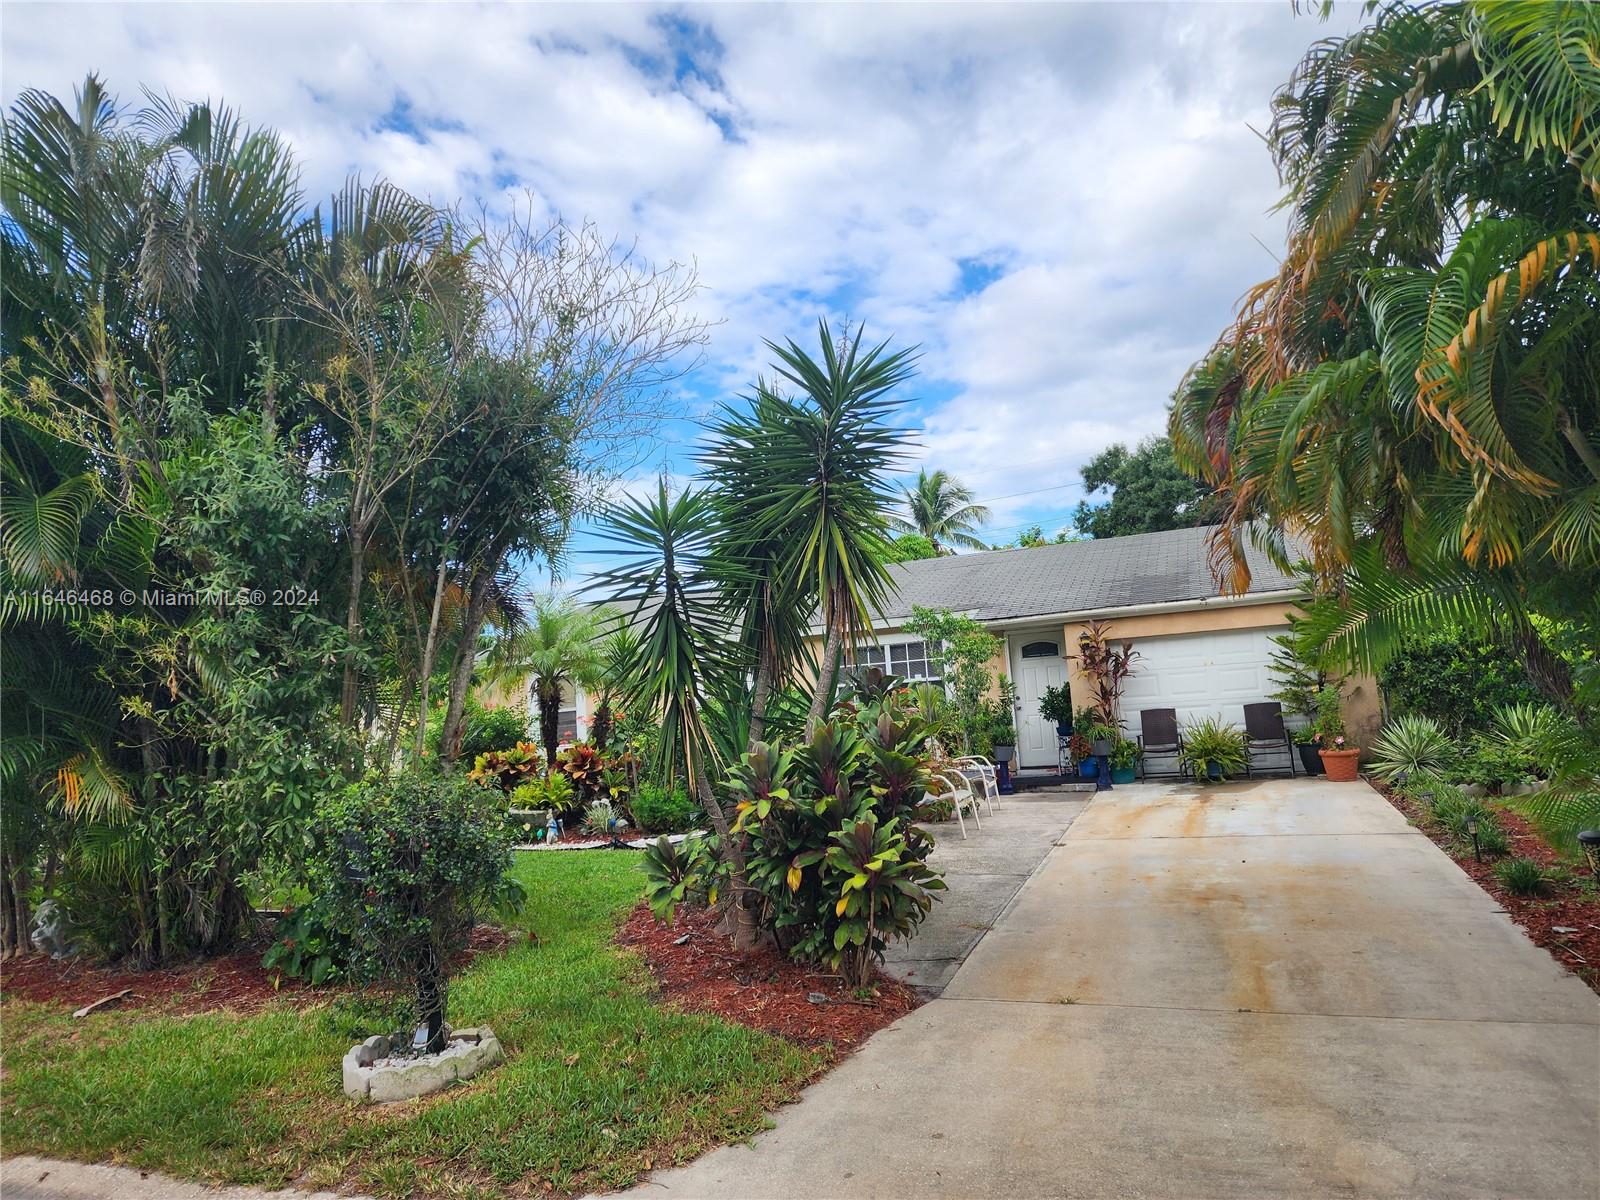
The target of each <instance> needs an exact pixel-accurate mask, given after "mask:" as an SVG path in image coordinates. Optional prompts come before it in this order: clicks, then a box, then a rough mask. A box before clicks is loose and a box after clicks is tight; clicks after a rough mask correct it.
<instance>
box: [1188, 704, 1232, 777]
mask: <svg viewBox="0 0 1600 1200" xmlns="http://www.w3.org/2000/svg"><path fill="white" fill-rule="evenodd" d="M1178 758H1179V759H1180V761H1182V763H1183V765H1184V766H1186V767H1188V768H1189V770H1190V771H1192V772H1193V773H1194V777H1195V778H1196V779H1201V780H1205V779H1210V780H1213V781H1216V782H1221V783H1226V782H1227V780H1228V777H1229V776H1230V775H1237V774H1238V773H1239V772H1240V771H1243V770H1244V769H1245V766H1246V765H1247V764H1248V762H1249V755H1248V754H1247V752H1246V750H1245V737H1244V731H1243V730H1242V729H1239V728H1238V727H1237V726H1234V725H1230V724H1228V723H1227V722H1226V721H1222V720H1219V719H1218V718H1216V717H1206V718H1205V719H1203V720H1200V721H1196V722H1194V723H1193V724H1191V725H1190V726H1189V727H1188V728H1187V729H1185V730H1184V731H1183V749H1182V750H1180V751H1179V752H1178Z"/></svg>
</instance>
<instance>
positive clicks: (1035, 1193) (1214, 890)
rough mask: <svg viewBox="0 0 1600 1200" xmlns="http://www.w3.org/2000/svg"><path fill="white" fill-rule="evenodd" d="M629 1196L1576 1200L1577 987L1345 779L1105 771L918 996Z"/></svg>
mask: <svg viewBox="0 0 1600 1200" xmlns="http://www.w3.org/2000/svg"><path fill="white" fill-rule="evenodd" d="M979 837H981V835H976V834H975V835H974V838H973V840H974V841H977V839H978V838H979ZM952 853H954V850H952ZM638 1191H639V1194H641V1195H648V1196H658V1197H673V1196H685V1197H741V1198H756V1197H767V1196H771V1197H786V1198H787V1197H886V1198H887V1197H921V1196H928V1197H946V1196H948V1197H982V1196H996V1197H1002V1196H1003V1197H1008V1198H1009V1197H1046V1196H1048V1197H1077V1196H1132V1197H1184V1198H1199V1197H1251V1198H1257V1197H1277V1196H1282V1197H1296V1198H1299V1197H1322V1196H1330V1197H1332V1196H1337V1197H1352V1196H1357V1197H1359V1196H1405V1197H1488V1196H1501V1197H1522V1198H1528V1200H1535V1198H1545V1197H1548V1198H1550V1200H1575V1198H1581V1197H1596V1196H1600V1005H1597V1003H1596V998H1595V996H1594V994H1593V993H1591V992H1590V991H1589V990H1588V989H1587V988H1586V987H1584V986H1583V985H1582V984H1581V983H1580V982H1578V980H1577V979H1575V978H1574V977H1572V976H1571V975H1568V974H1567V973H1566V972H1565V971H1563V970H1562V969H1561V968H1560V967H1558V966H1557V965H1556V964H1555V963H1554V961H1553V960H1552V959H1551V958H1550V957H1549V955H1548V954H1546V953H1545V952H1544V951H1543V950H1540V949H1539V948H1538V947H1536V946H1534V945H1533V944H1532V943H1531V942H1529V941H1528V940H1527V939H1526V938H1524V937H1523V936H1522V934H1521V933H1520V931H1519V930H1518V929H1517V928H1516V926H1514V925H1513V924H1512V923H1511V922H1510V921H1509V920H1508V919H1507V918H1506V917H1505V916H1504V915H1503V914H1502V913H1501V912H1500V910H1499V909H1498V908H1496V906H1495V904H1494V902H1493V901H1492V900H1491V899H1490V898H1489V897H1488V896H1487V895H1485V894H1484V893H1483V892H1482V891H1481V890H1479V889H1478V888H1477V886H1476V885H1474V884H1473V883H1472V882H1471V880H1469V879H1468V878H1467V877H1466V876H1465V875H1463V874H1462V873H1461V872H1460V870H1459V869H1457V868H1456V866H1455V865H1454V864H1453V863H1451V862H1450V860H1449V859H1448V858H1446V857H1445V855H1443V854H1442V853H1441V852H1440V851H1439V850H1438V849H1437V848H1435V847H1434V846H1433V844H1432V843H1431V842H1429V841H1428V840H1427V838H1425V837H1423V836H1422V835H1421V834H1419V833H1417V832H1416V831H1415V830H1413V829H1411V828H1410V827H1409V826H1407V825H1406V823H1405V821H1404V820H1403V818H1401V817H1400V815H1399V814H1398V813H1396V812H1395V811H1394V810H1393V809H1392V808H1391V807H1390V806H1389V805H1388V804H1387V802H1385V801H1384V800H1383V798H1382V797H1380V796H1378V795H1377V794H1375V793H1374V792H1372V791H1371V790H1370V789H1369V788H1368V787H1367V786H1366V785H1365V784H1360V783H1357V784H1330V783H1327V782H1324V781H1315V780H1311V781H1308V780H1299V781H1267V782H1256V783H1247V784H1240V785H1233V786H1229V787H1221V788H1211V789H1204V790H1196V789H1193V788H1187V787H1180V786H1168V787H1162V786H1156V785H1141V786H1133V787H1125V788H1119V789H1117V790H1116V791H1115V792H1113V793H1110V794H1106V795H1101V796H1099V797H1096V798H1095V800H1094V801H1093V802H1092V803H1091V804H1090V805H1089V807H1088V808H1087V810H1086V811H1084V812H1083V813H1082V814H1081V815H1079V816H1078V817H1077V819H1076V820H1075V821H1073V823H1072V824H1071V826H1070V827H1069V828H1068V829H1067V831H1066V833H1065V834H1064V835H1063V836H1062V838H1061V840H1060V842H1059V844H1057V845H1056V846H1055V847H1054V848H1053V849H1051V850H1050V851H1049V853H1048V855H1047V857H1045V858H1044V860H1043V862H1042V863H1041V864H1040V865H1039V868H1038V870H1037V871H1036V872H1034V873H1033V874H1032V875H1031V876H1030V877H1029V878H1028V879H1027V881H1026V882H1025V883H1024V884H1023V885H1022V887H1021V889H1020V890H1019V891H1017V893H1016V895H1015V897H1014V898H1013V899H1012V900H1011V902H1010V903H1009V905H1008V906H1007V907H1006V909H1005V912H1004V913H1003V915H1001V917H1000V918H999V920H998V921H997V922H996V923H995V924H994V928H993V929H992V930H991V931H989V932H988V933H986V934H985V935H984V936H983V937H982V938H981V940H978V941H977V943H976V945H975V947H972V948H971V949H970V952H969V953H968V954H967V955H966V957H965V960H964V961H963V962H961V964H960V966H959V968H958V969H956V970H955V972H954V974H953V976H952V977H951V978H950V980H949V982H948V985H947V986H946V987H945V989H944V991H943V994H942V995H941V996H940V997H939V998H938V999H936V1000H934V1001H932V1002H931V1003H929V1004H927V1005H925V1006H923V1007H922V1008H920V1009H918V1010H917V1011H916V1012H914V1013H912V1014H910V1015H909V1016H907V1017H906V1018H904V1019H903V1020H901V1021H899V1022H898V1023H896V1024H895V1025H893V1026H891V1027H890V1028H888V1029H886V1030H884V1031H883V1032H881V1033H879V1034H878V1035H877V1036H875V1037H874V1038H872V1039H871V1040H870V1041H869V1042H868V1043H867V1044H866V1045H865V1046H864V1047H863V1048H862V1049H861V1051H860V1052H859V1053H857V1054H856V1055H854V1056H853V1057H852V1058H850V1059H849V1060H847V1061H846V1062H845V1063H843V1064H842V1065H841V1066H840V1067H839V1068H838V1069H837V1070H835V1071H834V1072H832V1073H831V1074H830V1075H828V1076H827V1077H826V1078H824V1079H823V1080H822V1081H821V1082H819V1083H818V1084H817V1085H816V1086H815V1087H813V1088H811V1089H809V1090H808V1092H807V1093H806V1095H805V1097H804V1098H803V1100H802V1101H801V1102H800V1103H798V1104H796V1105H794V1106H792V1107H790V1108H788V1109H785V1110H784V1111H783V1112H781V1113H779V1114H778V1116H777V1119H776V1124H775V1127H774V1128H773V1129H772V1130H771V1131H769V1132H768V1133H765V1134H763V1135H761V1136H760V1137H758V1138H757V1139H756V1140H755V1142H754V1143H753V1145H751V1146H732V1147H726V1148H724V1149H721V1150H718V1151H715V1152H713V1153H711V1154H708V1155H706V1156H705V1157H704V1158H701V1159H700V1160H698V1161H696V1162H694V1163H691V1164H689V1165H688V1166H685V1167H682V1168H678V1169H675V1170H670V1171H663V1172H658V1173H657V1174H656V1175H655V1176H654V1177H653V1178H652V1179H651V1180H650V1181H648V1182H647V1183H645V1184H643V1185H641V1187H640V1188H639V1189H638Z"/></svg>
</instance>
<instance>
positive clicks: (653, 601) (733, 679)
mask: <svg viewBox="0 0 1600 1200" xmlns="http://www.w3.org/2000/svg"><path fill="white" fill-rule="evenodd" d="M599 524H600V530H601V535H602V536H603V537H604V538H606V539H607V540H608V541H610V542H611V543H612V545H611V546H610V547H609V548H608V550H607V552H608V553H611V554H615V555H618V556H620V557H621V559H622V561H621V562H619V563H618V565H617V566H615V567H613V568H611V569H610V570H608V571H606V572H604V573H602V574H601V575H599V576H597V577H596V578H595V581H594V583H593V584H592V585H591V586H592V587H593V588H594V589H595V590H596V591H598V592H600V593H602V594H603V595H605V596H606V597H607V598H608V599H609V600H610V601H611V602H612V603H613V604H614V605H615V606H616V607H617V609H618V610H619V611H620V613H621V616H620V618H619V620H620V621H622V622H624V623H626V625H627V626H628V627H629V628H630V629H632V630H634V631H635V632H636V633H637V635H638V642H639V658H638V667H637V669H636V670H635V671H633V672H631V673H630V675H629V678H628V690H627V693H626V701H625V702H626V703H627V705H628V707H629V708H642V709H644V710H645V711H648V712H652V713H654V714H656V716H657V718H659V720H660V721H661V740H660V742H659V743H658V744H657V748H656V762H655V763H654V764H653V765H654V766H655V769H656V771H657V772H658V774H660V775H663V776H665V775H669V774H671V773H673V772H675V771H678V770H680V769H681V770H682V771H683V772H684V774H685V776H686V777H687V779H686V782H687V783H688V786H689V790H690V792H691V793H692V794H693V795H694V796H696V797H697V798H698V800H699V801H700V806H701V807H702V808H703V809H704V810H705V812H706V815H707V816H709V817H710V818H711V824H712V827H713V828H714V829H715V830H716V831H717V835H718V846H719V850H720V853H721V854H722V855H723V856H724V862H726V863H727V865H728V871H729V888H728V894H729V897H730V909H729V911H730V913H731V915H732V921H731V925H732V933H733V937H734V943H735V945H737V946H740V947H741V948H747V947H749V946H752V945H754V944H755V941H756V937H757V923H756V914H755V912H754V910H753V909H752V908H751V907H750V906H751V905H752V904H753V903H756V902H758V900H759V897H758V896H757V894H756V893H754V892H753V891H751V890H750V889H749V888H748V886H747V885H746V883H745V862H744V841H743V838H741V837H735V836H732V834H731V830H732V822H731V821H730V820H729V819H728V814H727V812H726V811H725V810H724V809H723V807H722V803H721V801H720V800H719V798H718V796H717V791H716V789H715V788H714V787H713V786H712V779H713V776H714V775H715V773H716V772H717V770H718V769H719V768H720V767H722V766H725V765H726V764H725V763H724V762H723V761H721V759H720V758H719V755H718V754H717V752H716V742H715V739H714V738H713V737H712V736H711V733H710V731H709V730H708V729H707V726H706V714H707V711H708V709H709V708H711V707H713V706H714V705H715V704H716V703H717V701H718V699H720V698H721V697H724V696H727V695H729V694H731V693H733V692H734V691H735V690H737V688H738V687H739V686H741V685H742V683H743V677H744V672H745V669H746V668H747V667H748V665H749V663H748V661H747V659H746V658H745V656H744V655H743V653H742V652H741V647H740V645H739V643H738V642H737V641H735V640H733V639H732V638H731V637H730V632H729V626H728V623H727V609H726V607H725V602H724V601H723V600H722V599H721V597H720V594H719V591H718V587H717V582H718V580H717V576H716V574H715V573H714V572H713V570H712V568H711V566H710V563H709V560H710V558H711V556H712V554H713V541H714V539H715V537H716V533H717V528H718V514H717V507H716V501H715V499H714V498H713V496H712V493H711V491H710V489H708V488H700V489H689V490H686V491H684V492H682V493H680V494H679V495H678V496H676V497H673V496H669V495H668V493H667V483H666V480H665V479H662V480H660V481H659V482H658V483H657V486H656V493H655V495H653V496H651V497H649V498H648V499H645V500H629V501H625V502H623V503H620V504H617V505H615V506H613V507H612V508H610V509H608V510H607V511H605V512H604V513H602V514H601V517H600V522H599Z"/></svg>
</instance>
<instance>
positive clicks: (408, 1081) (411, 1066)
mask: <svg viewBox="0 0 1600 1200" xmlns="http://www.w3.org/2000/svg"><path fill="white" fill-rule="evenodd" d="M391 1046H392V1043H391V1041H390V1039H389V1038H387V1037H384V1036H383V1035H382V1034H378V1035H375V1036H373V1037H369V1038H368V1039H367V1040H366V1041H364V1042H362V1043H361V1044H360V1045H359V1046H352V1047H351V1048H350V1051H349V1053H348V1054H346V1055H345V1056H344V1094H345V1095H346V1096H349V1097H350V1098H351V1099H352V1100H362V1101H367V1102H370V1103H372V1104H389V1103H392V1102H394V1101H396V1100H412V1099H415V1098H416V1097H418V1096H426V1095H427V1094H428V1093H429V1092H437V1091H439V1090H440V1089H441V1088H447V1087H449V1086H450V1085H451V1084H452V1083H455V1082H457V1081H458V1080H463V1079H471V1078H472V1077H473V1076H474V1075H476V1074H478V1072H480V1071H486V1070H488V1069H489V1068H490V1067H492V1066H495V1065H496V1064H497V1063H501V1062H504V1061H505V1057H506V1055H505V1051H504V1050H502V1049H501V1048H500V1039H499V1038H497V1037H495V1035H494V1030H492V1029H490V1028H489V1027H488V1026H487V1025H482V1026H479V1027H478V1028H476V1029H457V1030H455V1031H453V1032H452V1033H451V1034H450V1041H449V1044H448V1045H446V1046H445V1048H444V1049H443V1050H441V1051H440V1052H439V1053H438V1054H429V1055H425V1056H423V1057H421V1058H393V1059H391V1058H390V1050H391ZM399 1048H402V1049H409V1042H407V1043H406V1044H405V1045H404V1046H402V1047H399Z"/></svg>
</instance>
